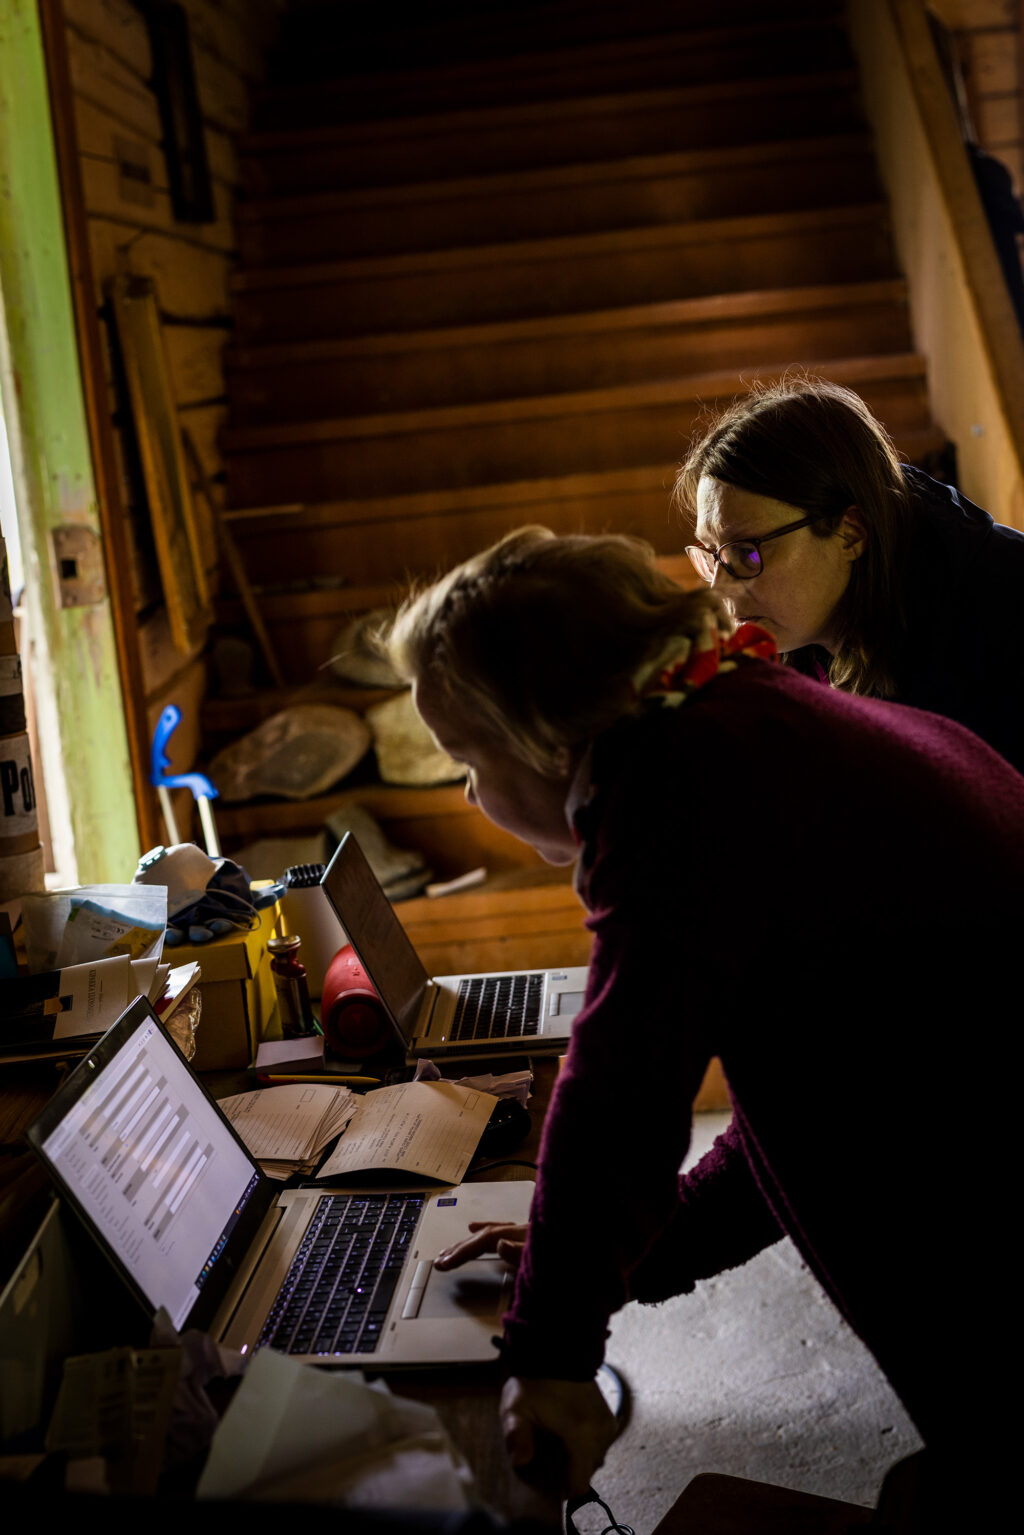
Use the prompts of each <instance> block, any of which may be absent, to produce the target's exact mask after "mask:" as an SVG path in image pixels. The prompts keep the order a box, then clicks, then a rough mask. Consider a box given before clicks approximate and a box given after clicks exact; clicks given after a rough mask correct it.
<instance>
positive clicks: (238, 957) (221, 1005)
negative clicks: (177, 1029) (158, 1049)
mask: <svg viewBox="0 0 1024 1535" xmlns="http://www.w3.org/2000/svg"><path fill="white" fill-rule="evenodd" d="M257 915H258V916H259V919H260V920H259V926H258V927H254V928H253V930H252V932H251V933H232V934H230V935H229V936H228V937H226V938H214V939H211V941H210V942H209V943H195V944H193V943H183V944H179V945H178V946H177V947H176V948H174V949H168V951H167V954H166V958H168V959H169V960H171V963H172V964H175V965H185V964H189V963H190V962H191V961H192V960H197V961H198V963H199V965H200V966H201V967H202V978H201V980H200V983H199V985H200V990H201V992H202V996H203V1008H202V1012H201V1013H200V1016H199V1025H198V1027H197V1029H196V1053H195V1055H194V1057H193V1059H192V1065H193V1067H194V1068H195V1070H196V1071H224V1070H229V1069H232V1068H236V1067H241V1066H248V1065H249V1063H250V1062H251V1061H252V1059H253V1057H254V1056H255V1054H256V1049H257V1046H258V1045H259V1042H260V1040H261V1039H263V1038H264V1037H265V1036H266V1035H267V1034H268V1033H270V1034H273V1033H279V1032H280V1030H279V1028H278V1027H276V1025H277V1012H276V998H275V994H274V977H273V975H272V974H271V970H270V955H269V953H268V952H267V940H268V938H271V937H273V934H274V929H275V927H276V926H277V924H278V921H279V919H280V916H281V907H280V903H279V902H275V903H274V905H273V906H265V907H264V908H263V910H262V911H260V912H258V913H257Z"/></svg>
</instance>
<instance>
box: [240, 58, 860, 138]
mask: <svg viewBox="0 0 1024 1535" xmlns="http://www.w3.org/2000/svg"><path fill="white" fill-rule="evenodd" d="M856 84H857V74H856V71H855V70H852V69H849V68H842V69H830V70H822V71H820V72H817V73H814V74H806V73H805V74H797V75H786V76H781V77H780V76H773V77H771V78H769V79H767V80H758V79H753V80H723V81H709V82H702V83H701V84H698V85H687V86H681V87H676V88H673V89H659V90H647V91H618V92H608V93H601V94H598V95H590V96H573V97H567V98H565V99H561V100H558V101H554V102H552V101H528V102H519V103H514V104H511V105H510V104H507V103H502V104H499V105H497V106H489V107H473V108H462V109H456V110H454V111H449V112H435V113H425V114H422V115H420V116H410V117H398V116H391V117H387V118H380V119H377V118H368V119H364V120H362V121H352V122H345V123H338V124H331V125H330V126H325V127H320V128H294V129H286V130H276V131H273V132H263V133H260V132H257V133H248V134H241V135H240V136H239V139H238V149H239V152H240V153H241V154H247V155H257V154H258V155H264V154H266V153H267V152H268V151H274V150H282V149H298V150H307V149H312V148H314V147H322V146H324V145H342V144H350V145H361V144H366V143H367V142H374V141H375V142H386V141H388V140H391V141H399V142H401V141H405V140H409V139H414V140H418V139H421V138H423V137H424V136H428V137H441V136H443V135H446V134H459V135H462V134H473V133H480V132H484V131H486V130H488V129H494V128H502V129H514V128H515V127H517V126H519V125H520V124H524V123H531V122H532V123H536V122H541V123H545V124H550V123H551V121H552V119H554V118H569V119H575V118H583V117H602V118H607V117H609V116H611V117H615V116H621V115H624V114H634V113H637V112H642V111H645V110H648V109H650V108H652V107H657V108H673V107H675V108H681V107H684V106H707V105H709V104H710V103H713V102H723V103H725V102H733V101H736V100H737V99H743V100H748V99H749V98H750V97H751V96H759V97H766V98H767V97H772V96H787V95H790V94H792V93H793V92H795V91H800V90H802V91H804V92H806V93H808V94H810V93H812V92H813V93H815V94H820V93H830V94H831V93H835V92H842V91H849V90H852V89H853V88H854V87H855V86H856Z"/></svg>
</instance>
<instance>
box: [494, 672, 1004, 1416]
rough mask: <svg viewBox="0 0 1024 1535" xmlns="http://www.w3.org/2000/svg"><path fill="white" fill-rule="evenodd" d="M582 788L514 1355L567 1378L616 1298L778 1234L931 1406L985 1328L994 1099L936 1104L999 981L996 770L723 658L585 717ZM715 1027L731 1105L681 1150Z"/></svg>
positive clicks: (585, 1366) (967, 1072)
mask: <svg viewBox="0 0 1024 1535" xmlns="http://www.w3.org/2000/svg"><path fill="white" fill-rule="evenodd" d="M590 788H591V792H590V797H589V799H588V800H587V802H586V803H585V804H584V805H583V806H582V807H581V808H580V809H578V811H577V812H576V824H577V826H578V829H579V831H580V833H581V837H582V854H581V862H580V876H579V884H580V890H581V894H582V895H583V897H584V900H585V902H586V904H587V906H588V908H589V910H590V916H589V917H588V919H587V920H588V926H589V927H590V928H591V929H592V931H593V933H594V948H593V956H592V960H591V968H590V977H589V983H588V989H587V998H586V1006H585V1007H584V1009H583V1011H582V1012H581V1013H580V1015H579V1018H578V1020H577V1023H576V1027H575V1029H574V1032H573V1038H572V1043H571V1046H570V1049H569V1054H568V1059H567V1061H566V1065H565V1068H564V1070H563V1071H562V1073H561V1076H560V1078H559V1082H558V1085H557V1088H556V1091H555V1094H554V1098H553V1101H552V1105H551V1109H550V1112H549V1115H548V1119H547V1123H546V1125H545V1131H544V1137H543V1143H542V1148H541V1160H540V1172H539V1175H538V1183H537V1192H536V1197H535V1200H534V1205H533V1213H532V1216H531V1226H530V1236H529V1241H528V1243H527V1247H526V1251H525V1254H524V1257H523V1262H522V1265H521V1267H520V1271H519V1277H518V1282H517V1285H516V1291H515V1297H514V1301H513V1307H512V1310H511V1311H510V1312H509V1314H508V1316H507V1317H506V1347H507V1352H508V1359H509V1363H510V1366H511V1368H512V1369H513V1371H515V1372H518V1373H520V1374H532V1375H545V1376H562V1377H564V1378H569V1379H587V1378H590V1376H591V1375H592V1374H593V1371H594V1370H595V1368H596V1366H597V1365H598V1363H599V1362H600V1360H601V1358H602V1354H603V1348H604V1340H605V1336H606V1330H607V1322H608V1318H609V1316H610V1315H611V1313H612V1312H614V1311H615V1310H617V1309H618V1308H619V1307H620V1306H622V1305H623V1304H624V1303H625V1302H626V1301H627V1300H629V1299H640V1300H659V1299H664V1298H665V1297H667V1296H669V1295H673V1294H677V1293H680V1292H683V1291H687V1290H690V1289H692V1288H693V1286H694V1283H695V1281H696V1280H698V1279H700V1278H703V1277H707V1276H710V1275H713V1274H715V1273H718V1272H720V1271H721V1270H722V1269H725V1268H728V1267H731V1266H733V1265H735V1264H738V1263H742V1262H744V1261H746V1259H748V1258H749V1257H751V1256H752V1255H753V1254H754V1253H756V1252H757V1251H759V1250H760V1249H761V1248H762V1247H764V1246H766V1245H767V1244H768V1243H770V1242H772V1241H774V1240H776V1239H777V1238H778V1237H779V1236H780V1235H781V1234H782V1233H788V1234H789V1235H790V1236H791V1237H792V1239H793V1241H794V1242H795V1243H796V1246H797V1248H798V1249H799V1251H800V1253H801V1255H802V1257H803V1259H804V1260H805V1262H806V1263H807V1264H808V1266H809V1267H810V1268H811V1269H812V1270H813V1272H814V1273H815V1275H816V1276H817V1277H818V1279H819V1280H820V1282H821V1283H822V1285H823V1286H824V1288H825V1289H826V1291H827V1292H828V1294H829V1295H830V1296H831V1297H832V1299H833V1300H834V1302H835V1304H836V1305H837V1306H838V1307H839V1309H840V1310H841V1312H842V1313H843V1315H844V1316H845V1317H846V1319H847V1320H848V1321H849V1322H850V1324H851V1325H852V1326H853V1327H854V1328H855V1330H856V1331H857V1332H858V1333H859V1334H860V1336H861V1337H862V1338H863V1340H864V1341H865V1342H866V1343H867V1345H868V1346H869V1348H871V1349H872V1351H873V1352H874V1354H875V1356H876V1358H877V1359H878V1361H879V1363H880V1365H881V1366H882V1368H883V1370H885V1372H886V1373H887V1375H888V1377H889V1379H890V1381H891V1382H892V1384H893V1386H894V1387H895V1389H896V1390H897V1391H898V1392H899V1394H900V1395H901V1397H902V1399H903V1401H904V1403H905V1405H906V1406H907V1409H908V1411H909V1412H910V1413H911V1415H912V1416H913V1418H914V1419H915V1421H916V1423H917V1425H918V1427H919V1429H920V1430H921V1432H922V1434H923V1435H925V1437H926V1438H927V1437H929V1436H931V1437H933V1438H935V1437H937V1435H938V1434H939V1433H940V1432H941V1430H942V1429H943V1427H944V1426H945V1425H947V1424H948V1423H949V1422H950V1416H951V1414H955V1413H956V1412H957V1411H959V1410H960V1408H959V1403H960V1402H961V1401H962V1398H959V1397H958V1393H959V1392H961V1391H962V1390H963V1389H964V1388H965V1385H966V1387H967V1388H971V1387H972V1386H973V1385H974V1384H977V1385H978V1388H979V1389H981V1386H982V1384H983V1382H982V1375H983V1373H984V1371H985V1370H986V1369H987V1368H989V1365H988V1364H986V1363H985V1362H984V1360H982V1362H981V1363H978V1361H977V1355H978V1354H979V1353H981V1354H982V1355H986V1354H987V1355H988V1358H989V1361H990V1362H991V1359H992V1352H991V1350H990V1349H982V1350H978V1349H977V1348H976V1347H975V1346H974V1343H975V1338H974V1336H973V1328H974V1326H975V1323H974V1321H973V1320H972V1321H971V1322H970V1329H968V1325H967V1318H969V1315H970V1306H971V1303H972V1290H973V1289H974V1288H976V1287H980V1286H981V1284H982V1282H981V1279H980V1277H979V1276H980V1270H979V1267H978V1265H977V1263H976V1257H977V1256H978V1255H979V1254H981V1253H984V1254H985V1255H986V1264H990V1263H991V1262H992V1261H993V1258H994V1257H995V1256H996V1254H997V1252H998V1248H999V1243H1000V1241H1001V1240H1002V1236H1001V1233H1002V1232H1003V1230H1004V1228H1005V1226H1006V1219H1005V1214H1004V1213H1003V1212H1004V1209H1005V1203H1004V1202H1005V1201H1006V1200H1007V1198H1008V1196H1007V1194H1006V1190H1005V1187H1004V1186H1003V1185H1002V1184H1001V1182H1000V1180H1001V1179H1002V1178H1004V1177H1005V1176H1006V1174H1005V1171H1004V1169H1005V1163H1004V1162H1003V1160H1002V1158H1003V1151H1002V1149H1001V1138H1003V1137H1004V1136H1005V1134H1006V1123H1007V1120H1006V1116H1005V1115H1003V1114H1002V1113H1001V1111H1000V1109H999V1106H998V1105H997V1104H996V1105H993V1106H992V1108H991V1110H990V1112H989V1114H988V1116H987V1117H988V1119H990V1120H991V1121H992V1126H991V1129H986V1132H985V1144H984V1149H982V1148H979V1147H978V1146H977V1145H973V1144H967V1142H966V1140H965V1136H964V1133H963V1130H962V1128H961V1126H962V1123H963V1117H964V1113H965V1110H966V1108H967V1107H968V1105H969V1104H970V1103H971V1101H972V1077H974V1076H979V1075H980V1076H981V1077H982V1078H983V1079H985V1080H987V1081H991V1075H990V1074H991V1072H992V1069H993V1064H994V1062H996V1061H997V1060H999V1059H1000V1058H1001V1054H1002V1034H1003V1032H1004V1031H1005V1029H1006V1028H1007V1027H1008V1023H1009V1018H1010V1016H1011V1012H1008V1010H1007V1000H1006V999H1007V987H1008V986H1013V987H1014V989H1015V991H1016V993H1017V995H1018V996H1019V985H1018V984H1017V973H1018V970H1019V962H1018V959H1017V956H1018V955H1019V954H1024V778H1022V777H1020V776H1019V775H1018V774H1017V772H1016V771H1015V770H1014V769H1013V768H1011V767H1010V766H1009V765H1008V764H1007V763H1006V762H1005V761H1004V760H1003V759H1002V758H1001V757H999V756H997V755H996V753H995V752H993V751H992V750H991V749H990V748H989V747H987V746H985V745H984V744H983V743H982V742H981V741H980V740H978V739H977V738H976V737H975V736H973V735H971V734H970V733H969V732H968V731H967V730H965V729H964V728H963V727H961V726H959V725H957V724H954V723H952V722H951V721H949V720H946V719H943V718H940V717H939V716H937V715H932V714H927V713H922V712H920V711H918V710H913V709H905V708H901V707H898V706H896V705H893V704H885V703H880V702H877V701H874V700H867V699H858V698H853V697H850V696H849V695H846V694H843V693H839V692H833V691H829V690H826V689H824V688H822V687H821V686H820V685H818V684H817V683H815V682H811V681H809V680H808V679H806V678H804V677H801V676H799V675H797V674H796V673H795V672H793V671H792V670H789V669H787V668H784V667H782V666H776V665H772V664H769V663H765V662H750V663H748V664H745V665H743V666H741V667H740V668H739V669H738V670H737V671H735V672H732V673H728V674H725V675H720V676H719V677H718V678H717V679H715V681H713V682H712V683H710V684H708V685H707V686H706V687H705V688H703V689H702V690H701V691H700V692H699V693H698V694H697V695H695V696H694V697H693V698H691V699H690V700H689V701H688V702H687V703H685V704H684V705H682V706H681V707H679V708H676V709H670V708H665V707H655V708H653V709H652V710H651V711H650V712H648V713H646V714H644V715H643V716H641V717H639V718H635V719H632V720H629V721H626V722H624V723H622V724H620V725H619V726H618V727H616V729H615V730H613V731H611V732H609V733H608V734H607V735H606V736H604V737H602V738H601V739H600V740H599V741H598V742H597V743H596V744H595V747H594V751H593V754H592V759H591V763H590ZM1011 1011H1012V1010H1011ZM1015 1011H1016V1012H1019V1004H1017V1005H1016V1006H1015ZM714 1055H717V1056H719V1057H720V1058H721V1060H722V1063H723V1067H724V1070H725V1074H726V1077H727V1080H728V1083H729V1087H730V1091H731V1094H732V1098H733V1104H734V1110H735V1112H734V1118H733V1123H732V1125H731V1127H730V1130H729V1131H728V1132H727V1133H726V1135H724V1136H722V1137H720V1138H719V1140H718V1141H717V1142H716V1144H715V1146H714V1147H713V1148H712V1150H711V1151H710V1152H709V1153H708V1155H707V1156H705V1157H704V1159H703V1160H702V1161H701V1162H700V1163H699V1164H698V1165H697V1167H696V1168H695V1169H694V1170H693V1171H692V1172H691V1173H690V1174H689V1175H688V1176H687V1177H685V1178H679V1177H678V1173H677V1170H678V1168H679V1166H680V1164H681V1162H682V1160H683V1158H684V1156H685V1154H686V1151H687V1147H688V1144H689V1138H690V1120H691V1113H690V1105H691V1103H692V1101H693V1098H694V1095H695V1094H696V1092H697V1089H698V1087H699V1086H700V1083H701V1080H702V1077H703V1075H704V1071H705V1069H706V1067H707V1064H708V1061H709V1060H710V1058H711V1057H712V1056H714ZM990 1149H991V1155H989V1150H990ZM954 1297H955V1305H954V1303H953V1298H954ZM976 1299H977V1301H978V1303H979V1304H981V1303H982V1301H984V1305H985V1310H986V1311H987V1312H988V1313H991V1311H992V1309H993V1301H992V1296H991V1292H990V1291H989V1292H986V1291H985V1290H984V1288H978V1295H977V1297H976ZM956 1317H960V1318H962V1319H963V1326H961V1327H960V1329H959V1331H958V1330H957V1328H956V1327H954V1328H953V1330H952V1333H951V1319H953V1320H955V1318H956ZM997 1321H998V1318H997ZM940 1340H941V1346H939V1345H940ZM979 1371H980V1372H981V1374H979Z"/></svg>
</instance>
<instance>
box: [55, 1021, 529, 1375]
mask: <svg viewBox="0 0 1024 1535" xmlns="http://www.w3.org/2000/svg"><path fill="white" fill-rule="evenodd" d="M28 1138H29V1142H30V1144H31V1145H32V1147H33V1148H34V1150H35V1151H36V1152H37V1153H38V1155H39V1156H40V1157H41V1158H42V1160H43V1161H44V1163H45V1164H46V1166H47V1167H48V1168H49V1170H50V1172H51V1174H52V1175H53V1177H54V1178H55V1180H56V1181H57V1183H58V1184H59V1186H60V1188H61V1189H62V1191H63V1193H64V1194H65V1195H66V1196H67V1198H68V1199H69V1200H70V1201H71V1202H72V1203H73V1204H74V1205H75V1207H76V1208H77V1210H78V1212H79V1214H80V1215H81V1217H82V1219H83V1220H84V1222H85V1224H86V1226H87V1227H88V1229H89V1230H90V1231H91V1232H92V1234H93V1235H94V1236H95V1238H96V1239H97V1241H98V1242H99V1243H100V1245H101V1246H102V1247H103V1248H104V1249H105V1250H106V1252H107V1255H108V1256H109V1257H110V1258H111V1260H112V1261H113V1262H114V1264H115V1265H116V1267H117V1268H118V1269H119V1270H120V1272H121V1274H122V1275H123V1276H124V1278H125V1279H126V1280H127V1282H128V1284H129V1285H130V1286H131V1288H132V1289H133V1291H134V1292H135V1293H136V1294H137V1295H138V1296H139V1297H140V1298H141V1299H142V1301H143V1302H144V1304H145V1305H146V1306H147V1308H148V1309H149V1310H150V1311H151V1312H155V1311H156V1310H157V1309H158V1308H159V1307H160V1306H163V1307H164V1308H165V1309H166V1310H167V1312H168V1313H169V1315H170V1318H171V1321H172V1322H173V1324H174V1326H175V1327H176V1328H177V1330H178V1331H179V1332H181V1331H183V1330H184V1329H185V1328H189V1327H198V1328H200V1329H202V1330H204V1331H207V1332H210V1333H212V1335H213V1336H214V1337H215V1338H216V1339H217V1340H218V1342H221V1343H225V1344H227V1345H228V1346H230V1347H232V1348H236V1349H239V1350H241V1351H242V1352H243V1353H251V1352H252V1350H253V1349H255V1348H260V1347H269V1348H274V1349H277V1350H278V1351H280V1352H283V1353H288V1354H291V1355H293V1356H294V1357H298V1358H300V1359H305V1360H307V1361H308V1362H311V1363H315V1364H328V1365H356V1366H360V1367H362V1368H364V1369H365V1368H368V1367H375V1368H378V1369H384V1368H388V1367H390V1366H392V1365H426V1364H431V1365H434V1364H457V1363H470V1362H476V1361H480V1360H487V1359H493V1358H494V1357H495V1355H496V1347H495V1343H494V1335H495V1333H496V1332H498V1333H500V1331H501V1314H502V1312H503V1311H504V1310H505V1309H507V1306H508V1302H509V1300H510V1297H511V1276H510V1274H509V1271H508V1270H507V1269H506V1267H505V1265H504V1264H503V1263H500V1262H498V1261H496V1260H494V1259H490V1258H484V1259H481V1260H479V1261H478V1262H475V1263H471V1264H467V1265H465V1266H464V1267H463V1268H461V1269H456V1270H453V1271H452V1272H451V1273H449V1274H442V1273H439V1272H436V1271H435V1270H434V1267H433V1260H434V1258H435V1257H436V1255H437V1254H438V1253H439V1252H442V1251H443V1250H444V1249H445V1248H446V1247H449V1246H450V1245H451V1244H452V1243H453V1242H455V1241H459V1240H461V1239H462V1238H463V1237H465V1236H466V1235H467V1226H468V1223H469V1222H470V1221H471V1220H501V1221H514V1222H522V1221H525V1220H526V1218H527V1214H528V1211H529V1204H530V1196H531V1194H532V1192H533V1184H532V1183H530V1182H525V1181H524V1182H514V1183H512V1182H510V1183H478V1184H462V1185H459V1186H457V1187H447V1186H446V1187H441V1188H437V1187H433V1188H426V1189H425V1188H418V1189H409V1188H406V1189H401V1190H395V1189H391V1188H383V1187H381V1186H379V1185H378V1186H377V1187H375V1188H362V1189H350V1188H346V1189H345V1190H344V1191H337V1190H323V1189H294V1190H293V1189H282V1188H281V1187H280V1185H279V1184H274V1183H273V1182H272V1180H270V1179H268V1178H267V1177H265V1176H264V1174H263V1173H262V1172H261V1171H260V1168H259V1166H258V1164H257V1163H256V1162H255V1161H254V1159H253V1158H252V1157H251V1156H250V1154H249V1152H248V1151H247V1150H246V1148H245V1146H244V1145H243V1143H242V1141H241V1140H240V1139H239V1137H238V1135H237V1134H236V1133H235V1131H234V1130H233V1129H232V1127H231V1125H230V1124H229V1123H228V1120H227V1119H226V1118H225V1116H224V1115H223V1114H222V1113H221V1111H220V1109H218V1107H217V1105H216V1103H215V1102H214V1101H213V1099H212V1098H211V1097H210V1096H209V1094H208V1093H207V1092H206V1089H205V1088H204V1087H203V1086H202V1085H201V1083H200V1082H199V1080H198V1078H197V1077H196V1076H195V1075H194V1074H193V1072H192V1071H191V1070H190V1068H189V1066H188V1065H187V1064H186V1062H185V1060H184V1057H183V1056H182V1055H181V1054H180V1052H179V1051H178V1048H177V1046H176V1045H175V1044H174V1043H173V1041H172V1040H171V1038H170V1036H169V1035H168V1034H167V1033H166V1032H165V1030H164V1028H163V1026H162V1025H161V1023H160V1021H159V1019H158V1018H157V1016H156V1014H155V1013H154V1012H153V1009H152V1008H151V1007H150V1005H149V1003H148V1002H147V1001H146V1000H145V999H144V998H139V999H138V1001H136V1002H134V1003H133V1004H132V1005H131V1007H129V1008H128V1009H127V1010H126V1011H125V1012H124V1013H123V1014H122V1015H121V1017H120V1018H119V1019H118V1021H117V1022H116V1023H115V1024H114V1025H113V1027H112V1028H111V1029H110V1030H109V1031H108V1032H107V1033H106V1034H105V1035H104V1036H103V1038H102V1039H101V1040H100V1041H99V1042H98V1043H97V1044H96V1045H95V1046H94V1047H93V1048H92V1049H91V1050H90V1051H89V1053H88V1055H87V1056H86V1057H85V1059H84V1060H83V1061H82V1062H81V1064H80V1065H78V1066H77V1067H76V1068H75V1070H74V1071H73V1072H72V1073H71V1075H70V1077H68V1079H67V1081H66V1082H65V1083H64V1084H63V1085H62V1086H61V1087H60V1088H59V1089H58V1091H57V1093H56V1094H55V1096H54V1098H53V1099H52V1100H51V1102H50V1103H49V1104H48V1105H47V1107H46V1109H45V1110H44V1112H43V1113H42V1114H41V1115H40V1117H39V1118H38V1119H37V1120H36V1121H35V1123H34V1124H33V1125H32V1127H31V1128H30V1130H29V1132H28Z"/></svg>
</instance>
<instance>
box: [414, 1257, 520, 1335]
mask: <svg viewBox="0 0 1024 1535" xmlns="http://www.w3.org/2000/svg"><path fill="white" fill-rule="evenodd" d="M508 1281H509V1270H508V1269H507V1268H506V1267H505V1264H504V1263H503V1262H501V1261H500V1260H499V1259H495V1258H478V1259H477V1260H476V1261H475V1262H473V1263H464V1264H463V1265H462V1267H461V1268H458V1269H451V1270H449V1272H448V1273H441V1272H440V1271H439V1270H438V1269H435V1268H432V1269H431V1271H430V1278H429V1279H428V1280H427V1286H426V1289H425V1290H424V1292H423V1300H422V1302H421V1304H420V1309H419V1317H420V1320H421V1321H422V1320H423V1318H424V1317H431V1318H433V1319H437V1318H439V1317H458V1316H496V1315H497V1314H498V1313H499V1312H500V1311H502V1310H503V1309H504V1304H505V1301H506V1298H507V1295H508Z"/></svg>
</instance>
